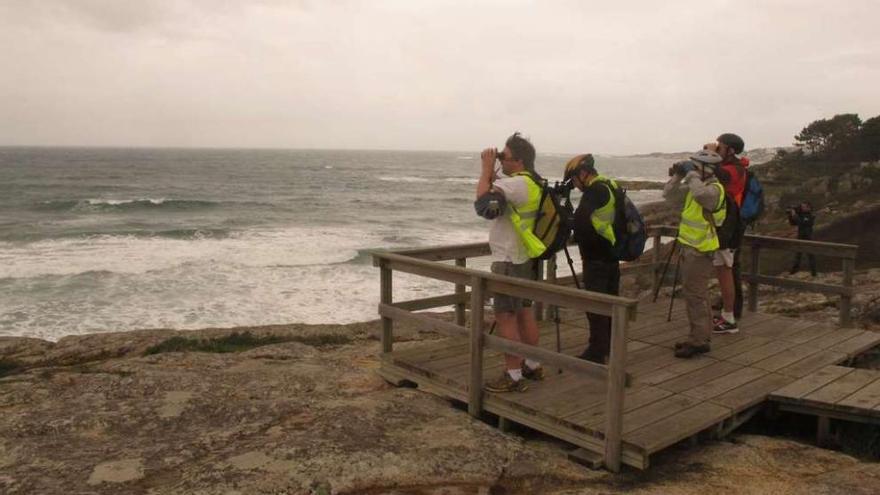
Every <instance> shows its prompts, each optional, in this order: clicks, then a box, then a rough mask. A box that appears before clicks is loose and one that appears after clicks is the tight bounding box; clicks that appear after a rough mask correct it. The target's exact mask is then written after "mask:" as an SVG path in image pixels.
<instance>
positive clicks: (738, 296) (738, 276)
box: [733, 249, 743, 320]
mask: <svg viewBox="0 0 880 495" xmlns="http://www.w3.org/2000/svg"><path fill="white" fill-rule="evenodd" d="M740 251H741V250H740V249H737V250H735V251H734V252H733V294H734V299H733V317H734V318H736V319H737V320H738V319H740V318H741V317H742V314H743V283H742V273H741V272H740V270H741V266H740V263H739V252H740Z"/></svg>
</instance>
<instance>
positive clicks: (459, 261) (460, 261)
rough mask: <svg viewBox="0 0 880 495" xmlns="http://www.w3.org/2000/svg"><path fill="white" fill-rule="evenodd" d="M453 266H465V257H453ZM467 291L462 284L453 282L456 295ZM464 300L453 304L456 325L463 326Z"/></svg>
mask: <svg viewBox="0 0 880 495" xmlns="http://www.w3.org/2000/svg"><path fill="white" fill-rule="evenodd" d="M455 266H459V267H462V268H466V267H467V258H455ZM466 291H467V287H466V286H465V285H464V284H455V293H456V294H457V295H462V294H464V293H465V292H466ZM464 320H465V317H464V302H459V303H456V304H455V324H456V325H458V326H461V327H463V326H464Z"/></svg>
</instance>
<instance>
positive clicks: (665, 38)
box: [0, 0, 880, 153]
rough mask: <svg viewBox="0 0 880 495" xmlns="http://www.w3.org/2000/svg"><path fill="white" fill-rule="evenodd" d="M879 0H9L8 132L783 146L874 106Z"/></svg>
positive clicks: (118, 138) (319, 141)
mask: <svg viewBox="0 0 880 495" xmlns="http://www.w3.org/2000/svg"><path fill="white" fill-rule="evenodd" d="M878 10H880V2H878V1H877V0H845V1H839V2H832V1H828V0H821V1H819V0H815V1H814V0H791V1H744V0H737V1H726V0H724V1H721V0H693V1H691V0H686V1H670V2H655V1H620V2H608V1H552V0H540V1H539V0H534V1H526V0H504V1H502V0H495V1H491V0H484V1H466V0H460V1H457V0H384V1H379V0H376V1H368V0H339V1H334V0H321V1H307V0H300V1H290V0H289V1H283V0H259V1H256V0H248V1H245V0H138V1H133V0H132V1H124V0H0V63H2V69H0V74H2V77H0V145H100V146H218V147H279V148H370V149H374V148H379V149H424V150H477V149H481V148H483V147H486V146H493V145H499V144H502V143H503V139H504V137H505V136H507V135H508V134H510V133H511V132H512V131H514V130H521V131H523V132H524V133H525V134H526V135H528V136H530V137H531V138H532V140H533V142H534V143H535V145H536V146H537V148H538V150H539V152H540V151H558V152H582V151H591V152H597V153H640V152H650V151H677V150H688V149H695V148H697V147H698V146H699V145H701V144H702V143H704V142H706V141H708V140H711V139H713V138H714V137H715V136H717V135H718V134H719V133H720V132H727V131H730V132H737V133H739V134H741V135H742V136H743V137H744V138H745V140H746V145H747V147H749V148H752V147H759V146H776V145H788V144H791V142H792V136H793V135H794V134H795V133H797V132H798V131H799V130H800V129H801V128H802V127H803V126H804V125H805V124H807V123H808V122H810V121H812V120H815V119H817V118H822V117H830V116H832V115H834V114H835V113H844V112H855V113H858V114H860V115H861V117H862V118H863V119H865V118H868V117H872V116H875V115H878V114H880V90H878V88H880V29H878V27H877V19H878V18H880V12H878Z"/></svg>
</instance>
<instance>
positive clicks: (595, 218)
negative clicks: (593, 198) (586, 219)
mask: <svg viewBox="0 0 880 495" xmlns="http://www.w3.org/2000/svg"><path fill="white" fill-rule="evenodd" d="M596 181H600V182H602V184H603V185H604V186H605V187H607V188H608V195H609V197H610V199H609V200H608V202H607V203H605V206H603V207H601V208H598V209H596V210H594V211H593V213H592V214H591V215H590V223H591V224H592V225H593V229H595V230H596V233H597V234H599V235H600V236H602V237H603V238H605V239H606V240H608V242H610V243H611V245H612V246H614V245H615V244H617V238H616V237H615V236H614V215H615V213H616V211H615V208H614V207H615V206H616V202H615V201H616V200H615V199H614V191H616V190H617V182H614V181H613V180H611V179H609V178H607V177H605V176H602V175H597V176H596V177H593V178H592V179H591V180H590V182H588V183H587V187H590V186H592V185H593V183H594V182H596Z"/></svg>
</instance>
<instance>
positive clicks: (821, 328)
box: [782, 322, 839, 344]
mask: <svg viewBox="0 0 880 495" xmlns="http://www.w3.org/2000/svg"><path fill="white" fill-rule="evenodd" d="M837 330H839V329H837V328H835V327H833V326H831V325H829V324H827V323H821V322H818V323H814V324H813V325H810V326H807V327H805V328H802V329H801V330H800V331H798V332H795V333H792V334H789V335H786V336H784V337H782V340H785V341H786V342H794V343H795V344H803V343H804V342H809V341H811V340H813V339H815V338H817V337H821V336H823V335H827V334H829V333H831V332H835V331H837Z"/></svg>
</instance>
